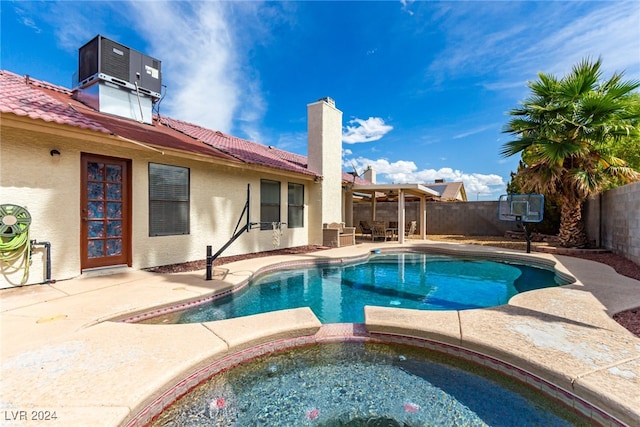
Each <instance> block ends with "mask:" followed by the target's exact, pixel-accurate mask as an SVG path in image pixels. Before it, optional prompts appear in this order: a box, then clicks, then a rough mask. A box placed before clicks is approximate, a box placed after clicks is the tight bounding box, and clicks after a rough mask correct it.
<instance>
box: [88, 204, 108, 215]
mask: <svg viewBox="0 0 640 427" xmlns="http://www.w3.org/2000/svg"><path fill="white" fill-rule="evenodd" d="M87 208H88V209H87V216H88V217H89V218H104V203H103V202H89V204H88V206H87Z"/></svg>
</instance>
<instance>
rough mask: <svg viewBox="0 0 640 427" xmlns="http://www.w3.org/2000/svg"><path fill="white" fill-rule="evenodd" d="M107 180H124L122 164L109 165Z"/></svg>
mask: <svg viewBox="0 0 640 427" xmlns="http://www.w3.org/2000/svg"><path fill="white" fill-rule="evenodd" d="M107 181H109V182H122V166H118V165H107Z"/></svg>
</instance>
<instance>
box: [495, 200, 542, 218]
mask: <svg viewBox="0 0 640 427" xmlns="http://www.w3.org/2000/svg"><path fill="white" fill-rule="evenodd" d="M543 217H544V196H543V195H542V194H504V195H502V196H500V199H498V219H499V220H500V221H511V222H540V221H542V219H543Z"/></svg>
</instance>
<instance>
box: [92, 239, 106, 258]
mask: <svg viewBox="0 0 640 427" xmlns="http://www.w3.org/2000/svg"><path fill="white" fill-rule="evenodd" d="M88 255H89V258H99V257H103V256H104V245H103V243H102V240H89V251H88Z"/></svg>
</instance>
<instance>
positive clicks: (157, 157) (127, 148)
mask: <svg viewBox="0 0 640 427" xmlns="http://www.w3.org/2000/svg"><path fill="white" fill-rule="evenodd" d="M10 119H11V118H10V117H9V118H7V117H5V120H3V127H2V144H1V146H0V203H3V204H4V203H9V204H14V205H18V206H23V207H26V208H27V210H28V211H29V213H30V214H31V217H32V223H31V226H30V230H29V232H30V235H29V238H30V239H32V240H37V241H38V242H50V243H51V272H52V275H51V276H52V279H54V280H62V279H68V278H71V277H76V276H78V275H80V274H81V273H82V271H81V268H80V262H81V261H80V221H81V220H82V219H81V216H80V174H81V171H80V169H81V161H80V156H81V153H82V152H86V153H92V154H99V155H108V156H113V157H119V158H124V159H131V169H132V172H131V173H132V264H131V267H132V268H135V269H142V268H147V267H152V266H157V265H165V264H172V263H179V262H185V261H193V260H200V259H204V258H205V255H206V246H207V245H212V246H213V249H214V252H215V251H217V249H218V248H220V247H221V246H222V245H224V244H225V243H226V242H227V241H228V240H229V238H230V237H231V236H232V235H233V232H234V229H235V226H236V224H237V222H238V220H239V217H240V214H241V212H242V208H243V207H244V204H245V201H246V191H247V184H251V187H252V199H251V212H252V218H251V220H252V221H253V222H257V221H259V216H260V179H271V180H275V181H280V182H281V220H282V221H283V222H286V221H287V220H286V218H287V183H288V182H295V183H299V184H303V185H304V192H305V208H304V227H302V228H295V229H289V228H287V227H284V228H283V229H282V236H281V238H280V246H279V247H290V246H300V245H307V244H317V243H319V242H316V241H314V240H313V239H310V238H309V235H310V233H309V230H310V229H315V228H317V229H321V224H320V223H313V222H310V220H309V218H310V217H309V212H310V211H314V210H319V208H320V206H318V205H317V203H318V200H319V199H318V197H317V196H316V194H315V193H316V192H318V186H317V185H316V184H315V183H314V182H313V180H312V179H311V178H309V177H304V176H296V175H295V174H291V175H288V174H286V173H285V174H279V173H274V171H273V170H269V169H266V168H264V170H260V168H246V167H245V168H239V167H232V166H227V165H225V164H224V163H223V162H221V161H217V162H215V161H211V160H210V159H209V160H207V159H199V158H196V156H189V155H185V154H184V153H175V152H171V150H165V154H161V153H160V152H158V151H156V150H152V149H149V148H145V147H143V146H140V145H136V144H132V143H127V142H123V141H117V142H116V141H113V140H112V139H110V138H109V136H107V135H104V134H102V133H100V132H95V131H90V130H84V129H76V128H70V127H69V126H64V125H58V124H45V123H43V122H40V123H35V124H33V123H30V122H29V121H28V120H27V119H23V118H19V119H16V122H15V123H14V124H16V126H12V123H11V120H10ZM52 149H57V150H58V151H59V152H60V155H59V156H51V155H50V150H52ZM149 162H155V163H163V164H170V165H175V166H183V167H188V168H189V169H190V233H189V234H187V235H176V236H149V225H148V221H149V193H148V191H149V190H148V164H149ZM242 224H244V222H243V223H242ZM272 249H274V246H273V233H272V231H270V230H265V231H261V230H259V229H253V230H251V231H250V233H244V234H243V235H242V236H241V237H240V238H239V239H238V240H236V241H235V242H234V243H233V244H232V245H231V246H230V247H229V248H228V249H227V250H226V251H225V252H224V254H223V255H234V254H239V253H249V252H257V251H268V250H272ZM44 261H45V251H44V248H43V247H40V246H36V248H35V250H34V253H33V254H32V257H31V266H30V269H29V277H28V280H27V281H26V283H25V284H33V283H39V282H42V281H44V279H45V268H46V266H45V262H44ZM22 274H23V272H22V270H15V269H13V268H11V266H8V265H4V264H3V269H2V274H1V275H0V287H10V286H15V285H18V284H20V283H21V279H22Z"/></svg>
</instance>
